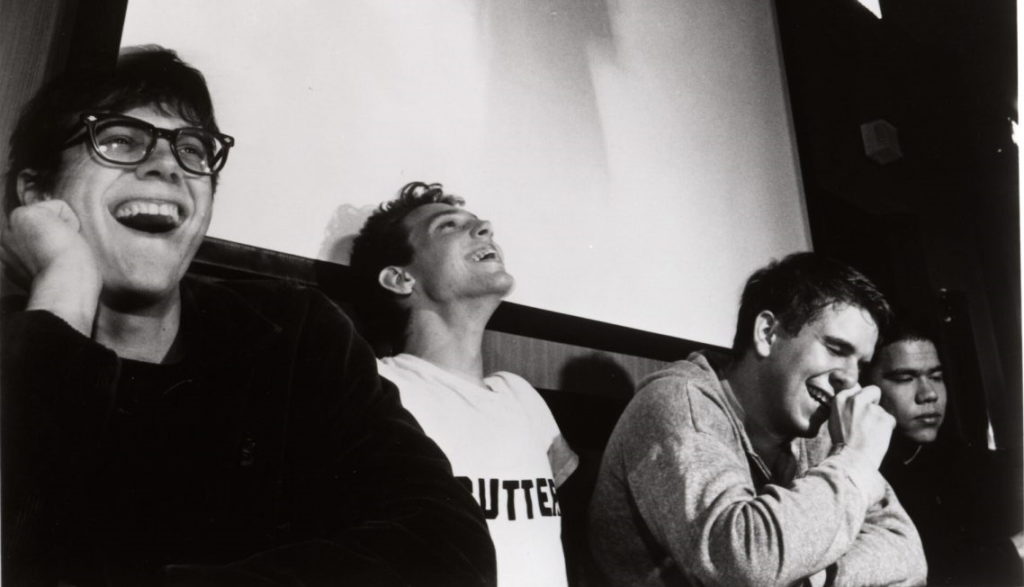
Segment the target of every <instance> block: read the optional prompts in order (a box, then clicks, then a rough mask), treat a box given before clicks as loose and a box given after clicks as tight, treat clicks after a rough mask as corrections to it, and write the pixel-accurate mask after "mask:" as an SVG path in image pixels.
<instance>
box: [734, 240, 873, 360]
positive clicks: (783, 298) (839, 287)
mask: <svg viewBox="0 0 1024 587" xmlns="http://www.w3.org/2000/svg"><path fill="white" fill-rule="evenodd" d="M833 304H847V305H850V306H856V307H859V308H863V309H864V310H866V311H867V312H868V313H869V314H870V315H871V318H872V319H873V320H874V321H875V325H876V326H877V327H878V330H879V332H880V333H881V332H885V331H886V330H887V328H888V326H889V323H890V322H891V321H892V310H891V309H890V308H889V303H888V302H887V301H886V300H885V296H884V295H883V294H882V292H881V291H880V290H879V289H878V287H877V286H876V285H875V284H874V283H872V282H871V280H870V279H868V278H867V277H866V276H864V274H862V273H861V272H859V271H857V270H856V269H854V268H853V267H850V266H849V265H847V264H845V263H842V262H840V261H836V260H835V259H830V258H828V257H825V256H822V255H819V254H817V253H793V254H792V255H788V256H786V257H784V258H783V259H782V260H779V261H772V262H771V263H769V264H768V265H767V266H765V267H762V268H761V269H758V270H757V271H755V272H754V274H753V275H751V276H750V278H749V279H748V280H747V284H746V286H745V287H744V288H743V296H742V298H741V301H740V311H739V316H738V318H737V319H736V335H735V337H734V338H733V343H732V349H733V352H734V354H735V356H736V357H739V356H741V355H742V354H743V353H745V352H746V351H747V350H749V349H750V348H751V347H752V345H753V329H754V320H755V319H756V318H757V315H758V314H759V313H761V312H762V311H764V310H769V311H771V312H772V314H774V315H775V316H776V318H777V319H778V320H779V324H780V326H781V327H782V329H783V330H784V331H785V332H787V333H789V334H791V335H796V334H797V333H799V332H800V329H802V328H803V327H804V325H805V324H807V323H808V322H811V321H813V320H815V319H816V318H818V316H820V315H821V312H822V311H823V310H824V309H825V308H827V307H829V306H831V305H833Z"/></svg>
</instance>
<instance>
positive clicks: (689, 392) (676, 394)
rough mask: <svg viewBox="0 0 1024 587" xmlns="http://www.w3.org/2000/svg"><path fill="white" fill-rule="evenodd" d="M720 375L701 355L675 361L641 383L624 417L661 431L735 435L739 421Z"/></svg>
mask: <svg viewBox="0 0 1024 587" xmlns="http://www.w3.org/2000/svg"><path fill="white" fill-rule="evenodd" d="M735 419H736V418H735V415H734V413H733V410H732V408H730V406H729V400H728V399H727V395H726V391H725V389H724V388H723V385H722V382H721V381H720V380H719V378H718V374H717V373H716V372H715V371H714V369H712V368H711V366H710V365H709V364H708V363H707V361H706V360H704V359H703V357H702V356H700V355H691V356H690V357H689V358H688V359H687V360H683V361H677V362H675V363H672V364H671V365H669V366H668V367H666V368H665V369H662V370H661V371H658V372H656V373H653V374H651V375H650V376H648V377H646V378H645V379H643V380H642V381H641V382H640V385H639V387H638V390H637V393H636V395H635V396H634V398H633V400H632V401H631V402H630V404H629V406H627V407H626V411H625V412H624V414H623V420H625V421H626V422H630V421H632V422H634V426H637V427H642V428H647V429H655V430H661V431H662V432H660V434H665V433H668V434H673V435H676V434H680V433H685V432H694V433H704V434H712V435H714V436H728V437H732V436H734V435H735V432H736V426H737V422H735V421H734V420H735Z"/></svg>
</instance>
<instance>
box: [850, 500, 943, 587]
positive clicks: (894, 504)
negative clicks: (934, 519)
mask: <svg viewBox="0 0 1024 587" xmlns="http://www.w3.org/2000/svg"><path fill="white" fill-rule="evenodd" d="M837 566H838V573H837V575H836V585H923V584H924V583H925V581H926V579H927V576H928V566H927V563H926V562H925V557H924V549H923V548H922V546H921V539H920V537H919V536H918V533H917V529H916V528H915V527H914V524H913V522H911V520H910V517H909V516H907V514H906V512H905V511H904V510H903V508H902V506H900V504H899V502H898V501H897V500H896V499H895V497H894V495H893V493H892V489H890V488H888V487H886V492H885V497H883V498H882V500H881V501H880V502H878V503H877V504H876V505H875V506H873V507H872V508H871V509H870V510H869V511H868V514H867V516H866V518H865V520H864V525H863V526H862V528H861V531H860V533H859V534H858V535H857V540H856V541H855V542H854V544H853V546H851V547H850V549H849V550H848V551H847V552H846V554H844V555H843V557H842V558H841V559H840V560H839V563H838V565H837Z"/></svg>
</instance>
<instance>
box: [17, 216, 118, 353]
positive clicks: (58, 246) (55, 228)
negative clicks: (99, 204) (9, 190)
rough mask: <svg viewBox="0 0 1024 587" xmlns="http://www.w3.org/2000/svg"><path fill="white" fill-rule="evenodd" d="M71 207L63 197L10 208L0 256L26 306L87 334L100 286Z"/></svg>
mask: <svg viewBox="0 0 1024 587" xmlns="http://www.w3.org/2000/svg"><path fill="white" fill-rule="evenodd" d="M79 226H80V225H79V221H78V217H77V216H76V215H75V213H74V211H72V210H71V208H70V207H69V206H68V205H67V203H65V202H64V201H62V200H56V199H51V200H44V201H40V202H36V203H33V204H29V205H26V206H21V207H18V208H15V209H14V211H12V212H11V214H10V217H9V218H8V221H7V222H6V223H5V225H4V227H3V233H2V235H0V259H2V260H3V264H4V268H5V270H6V271H7V272H8V274H9V276H10V277H11V278H12V279H13V280H14V281H15V283H18V284H19V285H21V286H23V287H24V288H25V289H26V290H27V291H28V294H29V301H28V305H27V306H26V309H28V310H47V311H49V312H52V313H53V314H55V315H57V316H58V317H60V318H62V319H63V320H64V321H66V322H67V323H68V324H70V325H71V326H72V327H73V328H75V329H76V330H78V331H79V332H81V333H82V334H85V335H86V336H89V334H90V332H91V331H92V322H93V318H94V317H95V315H96V304H97V301H98V299H99V294H100V290H101V288H102V286H103V282H102V278H101V276H100V271H99V268H98V266H97V264H96V260H95V257H94V255H93V253H92V249H91V248H90V247H89V245H88V243H86V241H85V239H84V238H82V235H81V234H80V233H79Z"/></svg>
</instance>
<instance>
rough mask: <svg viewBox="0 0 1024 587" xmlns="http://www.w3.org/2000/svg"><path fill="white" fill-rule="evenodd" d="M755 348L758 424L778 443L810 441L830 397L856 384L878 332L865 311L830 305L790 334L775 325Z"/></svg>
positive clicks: (776, 323) (825, 415)
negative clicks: (759, 366) (758, 357)
mask: <svg viewBox="0 0 1024 587" xmlns="http://www.w3.org/2000/svg"><path fill="white" fill-rule="evenodd" d="M769 330H770V334H769V335H768V336H767V337H766V340H765V341H764V343H762V344H761V346H760V347H759V352H760V353H761V354H762V360H763V364H764V370H763V372H762V374H763V376H762V389H763V390H764V394H763V396H762V397H763V405H761V406H760V409H761V410H762V413H763V414H764V416H763V417H764V421H763V422H762V425H763V426H764V428H765V429H766V430H767V431H768V432H770V433H771V434H773V435H774V436H776V437H779V438H794V437H798V436H801V437H811V436H814V435H816V434H817V433H818V429H819V428H820V427H821V425H822V424H823V423H824V422H826V421H827V420H828V416H829V412H830V404H831V401H832V398H833V397H834V396H835V394H837V393H838V392H840V391H842V390H844V389H846V388H849V387H853V386H854V385H856V383H857V376H858V373H859V369H860V365H861V364H863V363H866V362H867V361H870V360H871V356H872V354H873V352H874V347H875V342H876V341H877V339H878V328H877V326H876V325H875V322H874V320H873V319H872V318H871V315H870V314H869V313H868V312H867V311H866V310H864V309H862V308H860V307H857V306H850V305H846V304H832V305H830V306H828V307H826V308H825V309H823V310H822V312H821V314H820V315H819V316H818V317H817V318H815V319H814V320H811V321H810V322H808V323H807V324H805V325H804V326H803V328H801V329H800V331H799V332H798V333H797V334H795V335H791V334H789V333H787V332H786V331H785V330H784V329H782V328H781V325H779V324H778V322H775V323H774V326H773V327H771V328H770V329H769Z"/></svg>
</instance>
